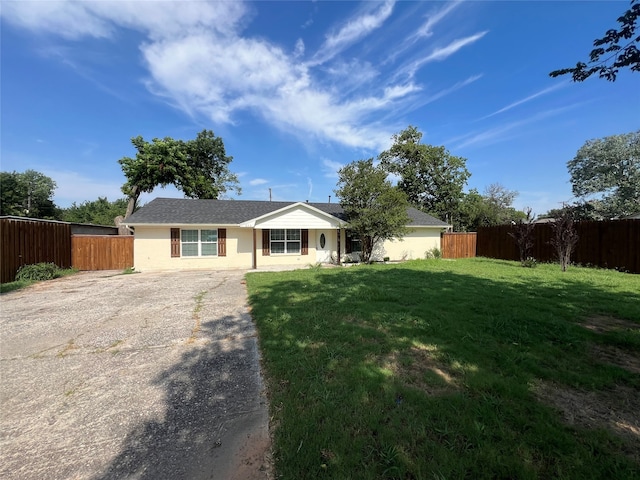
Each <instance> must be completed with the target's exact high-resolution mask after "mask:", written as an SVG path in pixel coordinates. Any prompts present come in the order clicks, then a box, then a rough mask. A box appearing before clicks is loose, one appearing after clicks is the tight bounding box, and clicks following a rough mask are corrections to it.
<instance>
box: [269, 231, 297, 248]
mask: <svg viewBox="0 0 640 480" xmlns="http://www.w3.org/2000/svg"><path fill="white" fill-rule="evenodd" d="M300 239H301V235H300V230H299V229H290V228H287V229H284V228H272V229H271V230H270V231H269V243H270V250H271V253H273V254H278V253H285V254H286V253H300Z"/></svg>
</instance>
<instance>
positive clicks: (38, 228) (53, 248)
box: [0, 218, 71, 283]
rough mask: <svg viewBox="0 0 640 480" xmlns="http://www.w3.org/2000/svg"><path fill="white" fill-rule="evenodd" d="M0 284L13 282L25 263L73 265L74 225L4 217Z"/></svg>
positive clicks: (0, 225) (65, 266)
mask: <svg viewBox="0 0 640 480" xmlns="http://www.w3.org/2000/svg"><path fill="white" fill-rule="evenodd" d="M0 231H1V235H0V238H1V239H2V244H1V245H0V251H1V255H2V261H1V262H0V264H1V268H0V283H6V282H12V281H13V280H14V279H15V276H16V272H17V271H18V269H19V268H20V267H21V266H22V265H31V264H34V263H41V262H52V263H55V264H56V265H57V266H58V267H60V268H69V267H71V226H70V225H69V224H66V223H57V222H41V221H38V220H30V219H19V218H1V219H0Z"/></svg>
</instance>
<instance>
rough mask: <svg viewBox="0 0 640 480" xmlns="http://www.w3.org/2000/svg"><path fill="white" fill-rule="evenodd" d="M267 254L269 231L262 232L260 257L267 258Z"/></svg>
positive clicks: (268, 253)
mask: <svg viewBox="0 0 640 480" xmlns="http://www.w3.org/2000/svg"><path fill="white" fill-rule="evenodd" d="M269 255H270V252H269V230H268V229H267V230H262V256H264V257H268V256H269Z"/></svg>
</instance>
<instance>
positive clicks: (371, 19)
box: [310, 0, 395, 65]
mask: <svg viewBox="0 0 640 480" xmlns="http://www.w3.org/2000/svg"><path fill="white" fill-rule="evenodd" d="M394 4H395V2H394V1H389V0H387V1H386V2H385V3H383V4H382V5H380V7H379V8H377V9H375V10H367V11H365V12H364V13H361V14H359V15H357V16H355V17H353V18H350V19H349V20H347V22H346V23H345V24H344V25H343V26H342V27H341V28H340V29H338V31H337V32H334V33H332V34H329V35H327V37H326V40H325V42H324V44H323V45H322V47H320V49H319V50H318V52H317V53H316V54H315V55H314V56H313V58H312V59H311V61H310V65H319V64H322V63H324V62H326V61H327V60H330V59H331V58H333V57H335V56H336V55H337V54H338V53H340V52H342V51H343V50H344V49H346V48H348V47H350V46H351V45H353V44H354V43H356V42H357V41H359V40H361V39H362V38H364V37H366V36H367V35H369V34H370V33H371V32H373V31H374V30H376V29H378V28H379V27H380V26H381V25H382V24H383V23H384V21H385V20H386V19H387V18H389V16H390V15H391V13H392V12H393V6H394ZM369 5H376V4H369ZM369 5H368V6H369Z"/></svg>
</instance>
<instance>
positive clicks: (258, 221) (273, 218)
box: [240, 202, 341, 228]
mask: <svg viewBox="0 0 640 480" xmlns="http://www.w3.org/2000/svg"><path fill="white" fill-rule="evenodd" d="M340 224H341V221H340V219H339V218H337V217H335V216H333V215H331V214H329V213H326V212H323V211H322V210H320V209H319V208H317V207H314V206H313V205H310V204H308V203H303V202H296V203H292V204H290V205H287V206H286V207H283V208H280V209H278V210H275V211H273V212H269V213H266V214H264V215H262V216H260V217H258V218H253V219H251V220H249V221H247V222H243V223H241V224H240V226H241V227H254V228H255V227H261V228H291V227H295V226H296V225H305V227H307V228H337V227H339V226H340Z"/></svg>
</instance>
